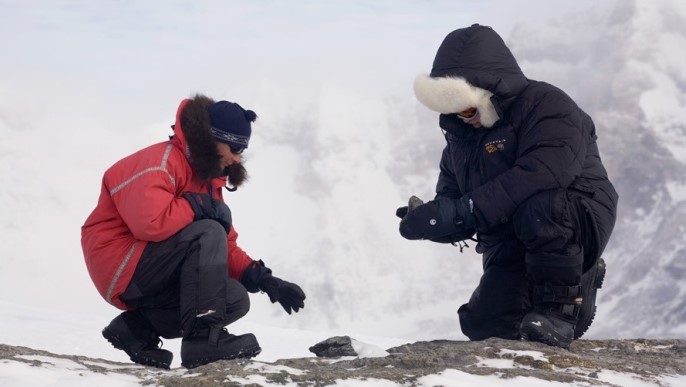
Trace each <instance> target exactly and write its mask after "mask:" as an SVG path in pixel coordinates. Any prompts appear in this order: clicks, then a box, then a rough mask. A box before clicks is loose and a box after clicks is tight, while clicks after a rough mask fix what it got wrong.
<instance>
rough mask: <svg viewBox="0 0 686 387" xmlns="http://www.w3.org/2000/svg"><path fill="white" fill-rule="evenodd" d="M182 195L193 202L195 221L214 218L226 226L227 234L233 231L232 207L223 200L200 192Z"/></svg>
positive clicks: (189, 201)
mask: <svg viewBox="0 0 686 387" xmlns="http://www.w3.org/2000/svg"><path fill="white" fill-rule="evenodd" d="M181 196H182V197H183V198H184V199H186V200H188V203H190V204H191V208H192V209H193V212H194V213H195V218H193V220H194V221H196V220H201V219H213V220H216V221H217V222H219V224H221V225H222V227H224V230H226V233H227V234H228V233H229V231H231V209H230V208H229V206H227V205H226V203H224V202H223V201H222V200H218V199H215V198H213V197H211V196H210V195H209V194H206V193H199V192H186V193H184V194H182V195H181Z"/></svg>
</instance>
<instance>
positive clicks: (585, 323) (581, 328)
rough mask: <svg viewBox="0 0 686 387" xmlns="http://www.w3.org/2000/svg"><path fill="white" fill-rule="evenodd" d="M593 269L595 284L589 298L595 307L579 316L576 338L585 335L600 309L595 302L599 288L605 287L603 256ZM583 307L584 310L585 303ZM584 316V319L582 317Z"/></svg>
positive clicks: (575, 330)
mask: <svg viewBox="0 0 686 387" xmlns="http://www.w3.org/2000/svg"><path fill="white" fill-rule="evenodd" d="M591 270H595V275H594V279H593V285H592V289H591V293H590V297H589V299H590V300H592V303H593V307H592V308H591V309H590V310H589V313H583V316H579V321H578V322H577V324H576V328H574V339H575V340H576V339H579V338H581V336H583V335H584V334H585V333H586V331H587V330H588V328H589V327H590V326H591V324H592V323H593V319H594V318H595V314H596V311H597V310H598V307H597V306H596V304H595V299H596V294H597V293H598V289H600V288H602V287H603V282H604V281H605V274H606V273H607V267H606V266H605V260H604V259H602V258H598V264H597V265H596V266H595V267H594V268H593V269H591ZM584 301H586V300H584ZM581 308H582V310H583V304H582V306H581ZM582 317H583V320H582V319H581V318H582Z"/></svg>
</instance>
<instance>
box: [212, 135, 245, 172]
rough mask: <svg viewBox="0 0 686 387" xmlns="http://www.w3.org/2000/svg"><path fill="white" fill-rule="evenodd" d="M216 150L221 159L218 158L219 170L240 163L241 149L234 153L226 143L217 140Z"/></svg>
mask: <svg viewBox="0 0 686 387" xmlns="http://www.w3.org/2000/svg"><path fill="white" fill-rule="evenodd" d="M217 151H218V152H219V156H220V157H221V160H219V164H220V165H219V166H220V167H221V170H224V169H225V168H228V167H230V166H232V165H235V164H240V163H241V154H242V153H243V152H242V151H240V152H237V153H234V152H233V151H232V150H231V147H230V146H229V145H228V144H224V143H223V142H219V141H217Z"/></svg>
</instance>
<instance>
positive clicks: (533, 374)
mask: <svg viewBox="0 0 686 387" xmlns="http://www.w3.org/2000/svg"><path fill="white" fill-rule="evenodd" d="M336 340H337V341H340V338H336ZM387 352H388V353H389V355H388V356H385V357H369V358H365V357H357V356H341V357H335V358H328V357H327V358H325V357H311V358H298V359H282V360H278V361H276V362H273V363H263V362H258V361H254V360H232V361H219V362H215V363H211V364H208V365H205V366H201V367H198V368H195V369H193V370H186V369H184V368H177V369H172V370H170V371H164V370H158V369H154V368H148V367H142V366H137V365H135V364H122V363H116V362H111V361H107V360H102V359H90V358H86V357H82V356H68V355H56V354H52V353H49V352H45V351H41V350H35V349H31V348H26V347H15V346H10V345H4V344H0V369H2V368H1V367H2V366H3V364H8V363H10V362H23V363H29V364H30V365H33V366H36V367H56V366H57V364H61V366H62V367H65V365H64V363H65V362H67V363H68V364H74V366H72V367H77V368H78V369H81V370H83V372H93V373H107V374H112V373H120V374H121V373H123V374H127V375H131V376H135V377H137V378H139V379H140V380H141V384H144V385H164V386H166V387H175V386H179V387H180V386H183V387H201V386H216V385H222V386H227V385H229V386H231V385H246V384H252V385H275V386H276V385H286V384H288V385H291V386H292V385H297V386H326V385H331V384H335V383H336V381H339V383H340V381H342V380H349V379H356V380H370V381H387V382H392V383H396V384H398V385H402V386H415V385H422V386H426V385H432V383H431V380H432V379H427V378H430V377H431V376H432V375H433V376H435V377H443V378H460V377H463V376H468V377H469V378H472V377H480V376H483V377H485V378H484V381H485V383H484V384H483V385H487V384H488V383H487V382H486V381H487V380H488V379H486V377H490V378H504V379H510V378H517V377H524V378H535V379H542V380H548V381H557V382H561V383H568V384H574V385H591V386H614V385H618V384H617V383H618V382H617V380H628V379H626V378H631V379H635V380H636V382H637V383H643V384H641V385H656V386H666V385H678V383H680V382H684V381H686V340H644V339H636V340H599V341H596V340H579V341H576V342H574V343H573V344H572V346H571V348H570V350H564V349H559V348H553V347H548V346H546V345H542V344H538V343H530V342H520V341H507V340H500V339H488V340H484V341H478V342H465V341H431V342H416V343H413V344H406V345H402V346H399V347H395V348H389V349H387ZM0 373H1V372H0ZM467 374H469V375H467ZM618 375H620V376H621V377H619V378H618ZM639 381H640V382H639ZM670 381H672V382H670ZM674 381H677V382H674ZM620 385H621V383H620Z"/></svg>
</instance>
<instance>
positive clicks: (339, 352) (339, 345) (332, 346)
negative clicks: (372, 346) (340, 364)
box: [310, 336, 357, 357]
mask: <svg viewBox="0 0 686 387" xmlns="http://www.w3.org/2000/svg"><path fill="white" fill-rule="evenodd" d="M310 352H312V353H314V354H315V355H317V357H339V356H357V352H355V350H354V349H353V346H352V341H351V340H350V337H349V336H335V337H330V338H328V339H326V340H324V341H321V342H319V343H317V344H315V345H313V346H311V347H310Z"/></svg>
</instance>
